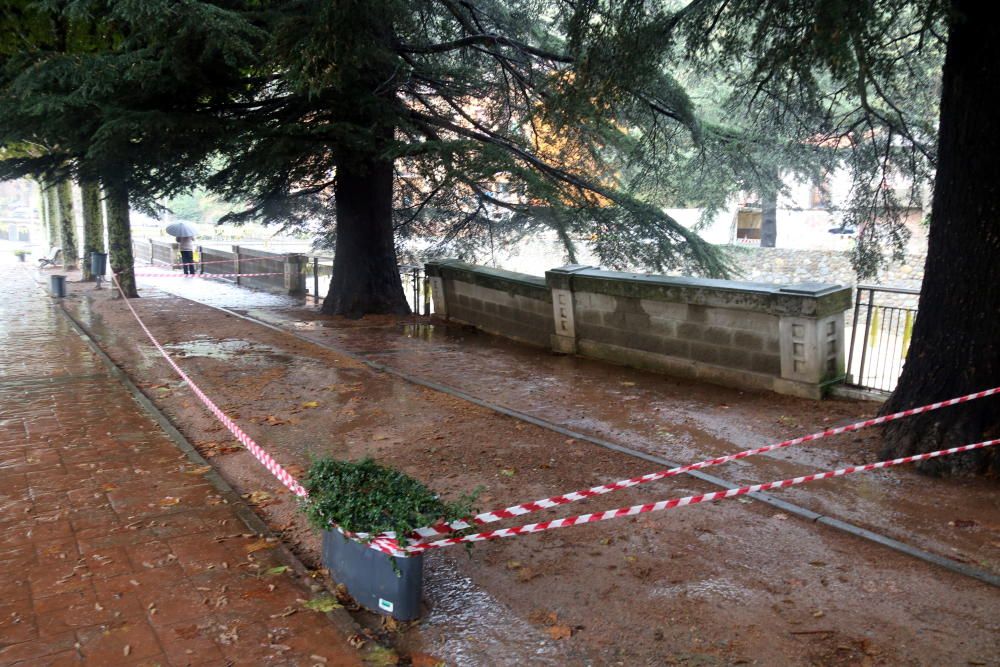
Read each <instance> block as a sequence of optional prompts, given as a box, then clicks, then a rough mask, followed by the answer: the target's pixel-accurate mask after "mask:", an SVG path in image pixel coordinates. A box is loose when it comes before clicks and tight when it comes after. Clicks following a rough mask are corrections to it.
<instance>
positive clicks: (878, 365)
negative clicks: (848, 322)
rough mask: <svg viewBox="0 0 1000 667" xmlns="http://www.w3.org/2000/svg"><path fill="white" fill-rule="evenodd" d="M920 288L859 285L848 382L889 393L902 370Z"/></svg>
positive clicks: (849, 357) (914, 319) (863, 387)
mask: <svg viewBox="0 0 1000 667" xmlns="http://www.w3.org/2000/svg"><path fill="white" fill-rule="evenodd" d="M919 294H920V291H919V290H914V289H905V288H900V287H879V286H875V285H858V287H857V296H856V297H855V299H854V319H853V321H852V327H851V347H850V348H849V354H848V358H847V384H849V385H852V386H855V387H860V388H862V389H872V390H876V391H885V392H891V391H892V390H893V389H895V388H896V382H897V381H898V380H899V375H900V373H902V371H903V363H904V362H905V361H906V353H907V352H908V351H909V349H910V338H911V336H912V335H913V323H914V322H915V321H916V319H917V307H916V303H917V296H918V295H919Z"/></svg>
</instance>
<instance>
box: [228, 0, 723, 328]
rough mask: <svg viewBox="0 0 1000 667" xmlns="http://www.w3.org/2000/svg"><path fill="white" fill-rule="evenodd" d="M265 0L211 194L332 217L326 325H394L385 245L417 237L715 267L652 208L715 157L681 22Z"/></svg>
mask: <svg viewBox="0 0 1000 667" xmlns="http://www.w3.org/2000/svg"><path fill="white" fill-rule="evenodd" d="M267 6H268V7H269V9H271V10H272V11H271V12H270V13H269V14H267V16H266V18H267V25H268V28H267V31H268V34H269V35H270V42H269V46H268V49H267V52H266V53H267V55H268V57H267V59H266V60H265V61H264V62H263V63H261V68H262V69H260V70H259V71H258V74H259V79H260V83H259V85H258V87H257V88H256V90H254V91H253V93H252V95H251V98H252V101H248V100H245V99H244V100H234V101H232V102H230V103H226V104H219V105H217V107H215V109H216V111H217V113H219V114H220V115H222V116H223V117H228V118H230V119H232V120H233V121H234V124H233V139H234V141H233V143H232V144H231V147H230V148H231V149H232V150H231V151H228V152H227V153H226V154H225V155H224V156H223V158H224V160H225V165H224V168H223V169H222V170H221V171H220V172H219V173H218V174H215V175H214V176H213V177H212V178H210V179H209V185H210V186H211V187H213V188H215V189H217V190H220V191H222V192H223V193H225V194H226V195H228V196H230V197H231V198H240V199H246V200H251V201H252V202H253V206H252V207H251V208H250V209H249V210H248V211H247V212H246V214H245V216H244V217H245V218H249V217H258V218H263V219H264V220H266V221H273V222H278V223H286V222H287V219H288V215H289V214H290V212H294V210H295V207H296V206H302V207H303V209H304V210H305V211H307V212H309V213H315V212H316V211H317V210H318V211H323V210H329V211H331V212H332V213H333V215H334V216H335V220H330V221H329V225H330V227H331V228H333V226H334V225H335V233H334V234H331V236H333V238H334V239H335V243H334V245H335V255H336V259H335V263H334V275H333V280H332V282H331V287H330V292H329V294H328V295H327V298H326V300H325V301H324V305H323V310H324V311H325V312H327V313H332V314H342V315H350V316H359V315H363V314H365V313H378V312H406V311H407V310H408V308H407V306H406V302H405V298H404V295H403V291H402V288H401V286H400V280H399V275H398V269H397V265H396V250H397V248H396V244H397V242H398V241H400V240H405V239H406V238H408V237H411V236H414V235H424V236H436V237H439V238H442V237H443V239H444V244H443V245H444V247H445V248H446V249H447V248H449V247H455V246H456V245H457V244H459V243H462V244H464V246H465V247H469V246H470V245H471V246H473V247H474V246H475V245H476V244H477V243H481V242H482V241H483V240H484V239H487V238H488V239H491V240H495V239H498V238H506V239H510V238H517V237H519V236H520V235H522V234H524V233H526V232H531V231H537V230H539V229H551V230H554V231H555V232H556V233H557V234H558V235H559V237H560V238H562V239H564V241H565V243H566V246H567V252H568V254H570V256H571V257H572V254H573V250H574V248H573V243H574V239H583V242H584V243H587V244H589V245H590V246H591V247H592V249H593V250H594V251H595V252H596V253H597V254H598V256H600V257H601V259H602V261H603V262H604V263H605V264H606V265H608V266H613V267H620V268H627V267H635V266H645V267H647V268H648V269H651V270H661V271H665V270H670V269H683V270H687V271H701V272H703V273H707V274H708V275H716V276H718V275H723V274H724V273H725V271H726V265H725V262H724V259H723V258H722V257H720V254H719V253H718V252H716V251H715V250H714V249H713V248H712V247H711V246H709V245H708V244H706V243H705V242H703V241H702V240H701V239H700V238H699V237H698V236H697V234H695V233H693V232H692V231H690V230H688V229H687V228H685V227H684V226H682V225H680V224H678V223H677V222H676V221H675V220H673V219H672V218H670V217H669V216H668V215H666V214H665V213H663V210H662V205H663V204H664V203H666V195H668V194H669V190H668V189H665V188H660V189H657V188H655V187H652V186H653V185H654V184H655V183H657V182H658V181H665V180H666V181H669V180H670V177H671V174H672V171H673V170H672V167H674V166H676V164H677V163H678V162H681V161H684V162H687V163H690V162H693V161H695V160H701V161H702V166H703V167H704V163H705V162H708V161H710V160H711V159H712V158H713V157H715V156H716V155H717V153H711V152H709V151H700V150H699V148H698V147H699V146H702V145H706V143H711V142H713V141H714V140H715V139H716V137H715V132H714V128H713V127H703V126H702V125H701V123H700V122H699V120H698V118H697V117H696V115H695V110H694V108H693V105H692V104H691V101H690V100H689V99H688V97H687V95H686V94H685V92H684V90H683V88H682V86H681V85H680V84H679V83H678V82H677V81H675V80H674V79H673V78H672V77H670V76H669V75H668V74H666V73H665V67H664V65H665V63H666V61H667V60H668V59H669V58H670V57H671V50H670V49H669V48H665V47H668V46H669V44H670V35H671V30H672V28H673V26H674V25H675V23H676V22H677V21H678V20H679V15H680V14H682V13H683V10H682V12H679V13H678V12H672V11H664V12H660V11H647V10H648V6H646V5H644V4H643V3H625V2H607V3H559V2H542V1H538V0H512V1H505V2H500V1H495V0H482V1H479V2H466V1H463V2H454V1H452V0H416V1H413V2H403V1H401V0H367V1H361V0H348V1H344V2H333V3H331V2H323V1H320V0H307V1H305V2H299V1H296V2H272V3H268V5H267ZM274 72H280V73H281V77H280V78H271V77H269V76H267V75H268V74H270V73H274ZM706 135H707V136H706ZM554 145H555V146H557V147H558V148H557V149H553V146H554ZM310 197H311V198H313V202H312V203H315V200H316V199H317V198H318V199H319V200H320V201H319V208H312V207H310V203H309V202H306V201H304V200H306V199H308V198H310ZM324 205H325V207H326V208H325V209H324ZM235 219H240V216H235Z"/></svg>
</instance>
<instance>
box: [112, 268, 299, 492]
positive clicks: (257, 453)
mask: <svg viewBox="0 0 1000 667" xmlns="http://www.w3.org/2000/svg"><path fill="white" fill-rule="evenodd" d="M111 279H112V280H114V282H115V286H116V287H117V288H118V291H119V292H120V293H121V295H122V299H123V300H124V301H125V305H126V306H128V309H129V310H130V311H131V312H132V316H133V317H134V318H135V321H136V322H138V323H139V326H140V327H142V330H143V331H145V332H146V336H148V337H149V340H150V341H152V343H153V345H154V346H155V347H156V349H157V350H159V351H160V354H161V355H163V358H164V359H166V360H167V363H168V364H170V366H171V367H172V368H173V369H174V371H176V372H177V374H178V375H179V376H180V377H181V379H182V380H184V381H185V382H187V384H188V386H189V387H191V391H193V392H194V393H195V395H196V396H197V397H198V398H199V399H201V402H202V403H204V404H205V407H207V408H208V409H209V411H211V413H212V414H213V415H215V417H216V419H218V420H219V421H220V422H222V423H223V425H224V426H225V427H226V428H227V429H229V432H230V433H232V434H233V436H234V437H235V438H236V439H237V440H239V441H240V442H241V443H243V446H244V447H246V448H247V451H248V452H250V453H251V454H253V456H254V458H256V459H257V460H258V461H260V463H261V464H262V465H263V466H264V467H265V468H267V469H268V470H269V471H270V472H271V474H272V475H274V476H275V477H277V478H278V480H279V481H280V482H281V483H282V484H284V485H285V486H286V487H288V490H289V491H291V492H292V493H294V494H295V495H296V496H299V497H305V496H307V495H309V493H308V492H307V491H306V490H305V488H304V487H303V486H302V485H301V484H299V483H298V481H297V480H296V479H295V478H294V477H293V476H292V474H291V473H289V472H288V471H287V470H285V469H284V468H283V467H282V466H281V465H280V464H279V463H278V462H277V461H275V460H274V458H273V457H272V456H271V455H270V454H268V453H267V451H265V450H264V448H263V447H261V446H260V445H258V444H257V443H256V442H254V440H253V438H251V437H250V436H249V435H247V434H246V433H245V432H244V431H243V429H241V428H240V427H239V426H238V425H237V424H236V422H234V421H233V420H232V419H230V418H229V416H228V415H227V414H226V413H225V412H223V411H222V410H221V409H220V408H219V406H217V405H216V404H215V403H214V402H212V399H210V398H209V397H208V396H206V395H205V392H203V391H202V390H201V388H200V387H199V386H198V385H197V384H195V382H194V381H193V380H192V379H191V378H190V377H188V374H187V373H185V372H184V371H183V370H182V369H181V367H180V366H178V365H177V363H176V362H174V360H173V359H171V358H170V355H169V354H167V351H166V350H165V349H163V346H162V345H160V341H158V340H156V337H155V336H154V335H153V333H152V332H151V331H150V330H149V328H148V327H147V326H146V324H145V322H143V321H142V318H141V317H139V314H138V313H137V312H135V308H133V307H132V304H131V302H130V300H129V299H128V298H126V297H125V291H124V290H122V286H121V284H120V283H119V282H118V276H116V275H115V274H111Z"/></svg>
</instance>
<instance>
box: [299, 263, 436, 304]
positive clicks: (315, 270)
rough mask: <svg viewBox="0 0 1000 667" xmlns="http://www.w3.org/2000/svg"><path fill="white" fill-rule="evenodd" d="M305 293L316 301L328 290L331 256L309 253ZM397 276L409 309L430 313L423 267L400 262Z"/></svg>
mask: <svg viewBox="0 0 1000 667" xmlns="http://www.w3.org/2000/svg"><path fill="white" fill-rule="evenodd" d="M305 274H306V276H305V278H306V280H305V282H306V293H307V294H308V295H309V296H310V297H312V298H313V299H315V300H317V301H322V300H323V298H324V297H326V294H327V292H328V291H329V290H330V279H331V278H332V277H333V258H332V257H324V256H321V255H309V256H308V257H307V258H306V264H305ZM399 278H400V280H401V281H402V283H403V293H404V294H406V302H407V303H408V304H410V310H412V311H413V312H414V313H416V314H418V315H419V314H424V315H430V314H431V292H430V285H428V283H427V280H426V276H424V267H422V266H420V265H417V264H401V265H400V266H399Z"/></svg>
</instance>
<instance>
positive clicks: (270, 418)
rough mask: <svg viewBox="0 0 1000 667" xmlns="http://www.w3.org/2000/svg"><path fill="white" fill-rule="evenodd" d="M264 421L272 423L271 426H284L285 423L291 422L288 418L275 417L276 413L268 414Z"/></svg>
mask: <svg viewBox="0 0 1000 667" xmlns="http://www.w3.org/2000/svg"><path fill="white" fill-rule="evenodd" d="M264 422H265V423H267V424H270V425H271V426H283V425H285V424H290V423H291V422H290V421H289V420H287V419H282V418H281V417H275V416H274V415H268V416H267V419H265V420H264Z"/></svg>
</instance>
